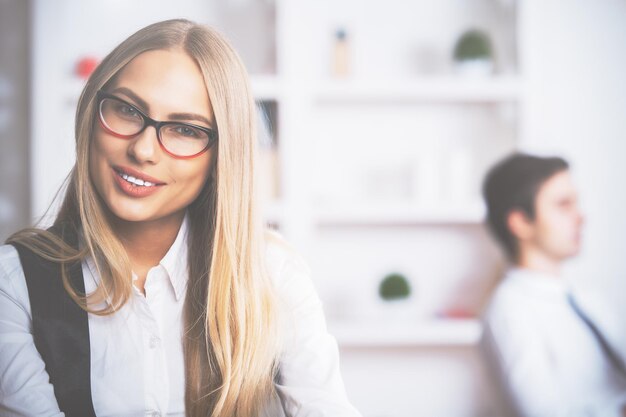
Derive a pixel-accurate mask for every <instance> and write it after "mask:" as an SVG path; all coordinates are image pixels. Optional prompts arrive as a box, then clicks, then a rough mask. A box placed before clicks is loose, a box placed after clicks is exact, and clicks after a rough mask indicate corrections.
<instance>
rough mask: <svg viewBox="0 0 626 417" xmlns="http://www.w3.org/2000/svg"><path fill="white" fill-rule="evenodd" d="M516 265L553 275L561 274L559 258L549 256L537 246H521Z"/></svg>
mask: <svg viewBox="0 0 626 417" xmlns="http://www.w3.org/2000/svg"><path fill="white" fill-rule="evenodd" d="M516 266H517V267H519V268H524V269H529V270H532V271H537V272H544V273H547V274H550V275H553V276H555V277H560V276H561V260H560V259H555V258H553V257H551V256H550V255H549V254H547V253H545V252H544V251H541V250H538V249H537V248H522V249H521V251H520V255H519V258H518V261H517V262H516Z"/></svg>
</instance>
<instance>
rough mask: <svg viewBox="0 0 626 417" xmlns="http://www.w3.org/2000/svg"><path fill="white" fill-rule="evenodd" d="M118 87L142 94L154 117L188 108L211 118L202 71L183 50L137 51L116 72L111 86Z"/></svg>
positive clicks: (189, 110)
mask: <svg viewBox="0 0 626 417" xmlns="http://www.w3.org/2000/svg"><path fill="white" fill-rule="evenodd" d="M119 87H125V88H128V89H130V90H132V91H133V92H134V93H135V94H136V95H137V96H139V97H141V99H142V100H144V101H145V102H146V103H147V104H148V105H149V106H150V109H149V110H150V113H151V116H152V117H158V115H164V114H166V113H169V112H189V113H198V114H201V115H203V116H205V117H207V118H209V119H211V118H212V113H213V111H212V107H211V103H210V100H209V96H208V93H207V88H206V84H205V82H204V77H203V76H202V72H201V71H200V68H199V66H198V64H197V63H196V61H195V60H194V59H192V58H191V57H190V56H189V55H188V54H187V53H186V52H184V51H183V50H178V49H175V50H153V51H147V52H143V53H141V54H139V55H137V56H136V57H135V58H133V59H132V60H131V61H130V62H129V63H128V64H127V65H126V66H125V67H124V68H122V70H120V72H119V73H118V74H117V75H116V77H115V79H114V82H113V85H112V86H111V90H114V89H116V88H119Z"/></svg>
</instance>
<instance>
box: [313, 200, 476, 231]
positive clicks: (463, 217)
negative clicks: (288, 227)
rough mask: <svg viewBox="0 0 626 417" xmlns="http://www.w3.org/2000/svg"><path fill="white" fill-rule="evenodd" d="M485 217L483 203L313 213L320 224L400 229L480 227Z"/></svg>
mask: <svg viewBox="0 0 626 417" xmlns="http://www.w3.org/2000/svg"><path fill="white" fill-rule="evenodd" d="M484 216H485V209H484V206H483V204H482V203H481V202H480V201H479V202H476V203H475V204H473V205H470V204H468V205H467V206H463V207H445V206H444V207H424V206H419V205H416V204H411V203H406V204H400V203H396V204H382V205H375V204H369V205H352V206H350V205H347V206H341V207H334V208H332V209H326V210H324V209H318V210H314V212H313V222H315V224H317V225H324V226H330V225H337V226H341V225H372V226H381V225H382V226H384V225H388V226H398V225H405V226H407V225H419V224H478V223H480V222H481V221H482V219H483V218H484Z"/></svg>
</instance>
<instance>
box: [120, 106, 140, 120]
mask: <svg viewBox="0 0 626 417" xmlns="http://www.w3.org/2000/svg"><path fill="white" fill-rule="evenodd" d="M117 113H118V114H120V115H121V116H124V117H141V116H140V115H139V112H138V111H137V109H136V108H134V107H133V106H131V105H128V104H119V105H118V106H117Z"/></svg>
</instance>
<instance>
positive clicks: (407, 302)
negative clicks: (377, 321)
mask: <svg viewBox="0 0 626 417" xmlns="http://www.w3.org/2000/svg"><path fill="white" fill-rule="evenodd" d="M378 295H379V299H380V300H381V309H380V310H381V316H380V317H385V316H387V317H389V316H393V318H394V319H398V318H404V319H408V318H411V316H412V315H413V314H412V313H413V311H412V310H413V307H414V306H413V305H412V303H411V285H410V283H409V280H408V279H407V277H406V276H405V275H403V274H401V273H398V272H393V273H390V274H387V275H386V276H385V277H384V278H383V279H382V280H381V281H380V284H379V286H378Z"/></svg>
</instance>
